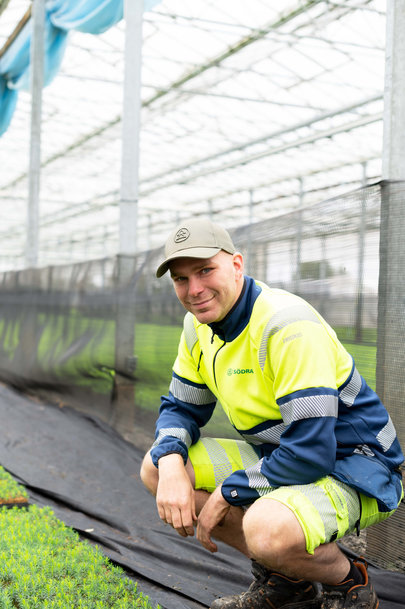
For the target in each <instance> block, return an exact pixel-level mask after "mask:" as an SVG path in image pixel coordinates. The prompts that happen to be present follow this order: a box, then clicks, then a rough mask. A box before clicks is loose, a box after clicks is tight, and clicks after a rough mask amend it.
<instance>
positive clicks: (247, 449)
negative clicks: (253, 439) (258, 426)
mask: <svg viewBox="0 0 405 609" xmlns="http://www.w3.org/2000/svg"><path fill="white" fill-rule="evenodd" d="M188 456H189V459H190V461H191V463H192V465H193V468H194V473H195V488H196V489H200V490H204V491H208V492H209V493H212V492H213V491H214V490H215V489H216V488H217V486H219V485H220V484H222V482H223V481H224V480H225V479H226V478H227V477H228V476H230V474H232V472H236V471H237V470H239V469H246V468H248V467H251V466H252V465H254V464H255V463H257V462H258V460H259V457H258V455H257V453H256V451H255V450H254V448H253V447H252V446H251V445H250V444H247V443H246V442H244V441H243V440H228V439H222V438H221V439H218V438H201V440H199V441H198V442H197V443H196V444H193V445H192V446H191V447H190V448H189V451H188Z"/></svg>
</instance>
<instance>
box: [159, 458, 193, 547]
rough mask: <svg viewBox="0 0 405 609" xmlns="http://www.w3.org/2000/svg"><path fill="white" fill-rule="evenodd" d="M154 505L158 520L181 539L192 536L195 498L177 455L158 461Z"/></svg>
mask: <svg viewBox="0 0 405 609" xmlns="http://www.w3.org/2000/svg"><path fill="white" fill-rule="evenodd" d="M156 504H157V509H158V512H159V516H160V518H161V519H162V520H163V522H166V523H167V524H170V525H171V526H172V527H173V528H174V529H176V531H177V532H178V533H179V535H181V536H182V537H187V536H188V535H190V536H192V535H194V526H193V525H194V523H195V522H196V521H197V516H196V513H195V497H194V489H193V487H192V484H191V481H190V478H189V477H188V474H187V472H186V468H185V467H184V462H183V458H182V456H181V455H179V454H177V453H173V454H170V455H166V456H165V457H161V458H160V459H159V482H158V487H157V493H156Z"/></svg>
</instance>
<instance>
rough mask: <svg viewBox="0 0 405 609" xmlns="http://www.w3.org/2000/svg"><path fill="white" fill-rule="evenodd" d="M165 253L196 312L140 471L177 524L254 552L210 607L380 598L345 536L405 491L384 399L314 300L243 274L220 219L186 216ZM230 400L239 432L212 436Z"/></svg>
mask: <svg viewBox="0 0 405 609" xmlns="http://www.w3.org/2000/svg"><path fill="white" fill-rule="evenodd" d="M165 254H166V257H165V260H164V261H163V262H162V264H161V265H160V266H159V268H158V269H157V273H156V274H157V276H158V277H161V276H162V275H163V274H164V273H165V272H166V271H168V270H169V271H170V275H171V278H172V281H173V286H174V289H175V292H176V295H177V297H178V299H179V301H180V302H181V303H182V304H183V306H184V307H185V309H187V311H188V313H187V314H186V315H185V319H184V328H183V333H182V335H181V339H180V344H179V349H178V356H177V359H176V361H175V363H174V366H173V376H172V380H171V384H170V388H169V392H168V395H167V396H166V397H164V398H162V404H161V408H160V414H159V418H158V421H157V426H156V440H155V442H154V444H153V446H152V449H151V450H150V452H148V454H147V455H146V456H145V459H144V461H143V464H142V470H141V477H142V480H143V482H144V484H145V485H146V487H147V488H148V489H149V490H150V491H151V493H153V494H154V495H155V496H156V503H157V509H158V512H159V516H160V518H161V519H162V520H163V521H164V522H165V523H169V524H170V525H171V526H172V527H174V528H175V529H176V530H177V532H178V533H179V534H180V535H182V536H183V537H187V536H189V535H194V527H195V526H196V530H197V538H198V540H199V541H200V542H201V544H202V545H203V546H204V547H205V548H206V549H207V550H209V551H210V552H215V551H216V550H217V546H216V544H215V541H214V539H217V540H221V541H223V542H225V543H227V544H229V545H231V546H233V547H235V548H237V549H238V550H239V551H240V552H243V553H244V554H245V555H246V556H248V557H249V558H251V559H252V572H253V576H254V581H253V583H252V584H251V586H250V588H249V589H248V590H247V591H246V592H244V593H242V594H241V595H236V596H225V597H223V598H220V599H216V600H215V601H214V602H213V603H212V605H211V609H253V608H257V609H262V608H263V609H264V608H266V609H268V608H269V607H271V608H272V609H278V608H284V609H288V608H294V609H300V608H301V607H302V608H312V607H313V608H315V607H322V609H348V608H349V607H350V609H355V608H357V607H358V608H359V609H376V608H377V607H378V599H377V596H376V594H375V591H374V589H373V586H372V584H371V582H370V580H369V578H368V573H367V566H366V564H365V563H364V562H363V561H362V560H354V561H351V560H349V559H348V558H347V557H346V556H345V555H344V554H343V553H342V552H341V551H340V549H339V547H338V546H337V544H336V543H335V541H336V540H337V539H339V538H341V537H343V536H344V535H346V534H348V533H350V532H352V531H355V530H360V529H362V528H365V527H367V526H370V525H372V524H374V523H377V522H380V521H382V520H384V519H385V518H387V517H388V516H390V514H392V513H393V512H394V511H395V509H396V508H397V507H398V504H399V502H400V500H401V498H402V496H403V489H402V483H401V473H400V470H399V466H400V465H401V463H402V461H403V455H402V452H401V449H400V446H399V443H398V439H397V436H396V432H395V428H394V425H393V423H392V421H391V419H390V417H389V415H388V413H387V411H386V409H385V408H384V406H383V404H382V403H381V401H380V399H379V397H378V396H377V395H376V393H375V392H374V391H373V390H372V389H371V388H370V387H369V386H368V385H367V384H366V382H365V381H364V379H363V378H362V377H361V376H360V374H359V372H358V371H357V369H356V367H355V363H354V361H353V358H352V357H351V356H350V355H349V353H348V352H347V351H346V350H345V348H344V347H343V345H342V344H341V343H340V342H339V340H338V339H337V337H336V334H335V332H334V331H333V330H332V328H331V327H330V326H329V325H328V324H327V323H326V321H325V320H324V319H323V318H322V317H321V316H320V315H319V313H318V312H317V311H316V310H315V309H314V308H313V307H312V306H310V305H309V304H308V303H307V302H306V301H304V300H303V299H301V298H299V297H298V296H295V295H293V294H291V293H288V292H286V291H284V290H279V289H272V288H271V287H268V286H267V285H265V284H263V283H261V282H259V281H255V280H254V279H252V278H251V277H248V276H245V275H244V273H243V258H242V255H241V254H240V253H239V252H237V251H236V250H235V247H234V245H233V243H232V241H231V238H230V236H229V234H228V233H227V231H225V230H224V229H223V228H222V227H221V226H219V225H217V224H214V223H212V222H210V221H209V220H206V219H198V218H193V219H190V220H187V221H184V222H182V223H181V224H180V225H179V226H178V227H177V228H176V229H175V230H174V231H173V233H172V234H171V235H170V236H169V238H168V240H167V242H166V249H165ZM217 402H218V403H220V404H221V406H222V408H223V409H224V411H225V413H226V414H227V416H228V418H229V420H230V422H231V424H232V425H233V426H234V428H235V429H236V430H237V431H238V432H239V433H240V435H241V439H240V440H229V439H228V440H224V439H216V438H200V428H201V427H203V426H204V425H205V424H206V423H207V422H208V420H209V419H210V417H211V415H212V413H213V411H214V408H215V406H216V404H217Z"/></svg>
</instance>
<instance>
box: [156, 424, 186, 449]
mask: <svg viewBox="0 0 405 609" xmlns="http://www.w3.org/2000/svg"><path fill="white" fill-rule="evenodd" d="M167 436H172V437H174V438H178V439H179V440H181V441H182V442H184V444H185V445H186V446H187V448H190V446H191V436H190V434H189V433H188V431H187V429H185V428H184V427H166V428H164V429H160V430H159V434H158V437H157V438H156V440H155V441H154V443H153V444H152V448H154V447H155V446H158V444H160V442H161V441H162V439H163V438H166V437H167Z"/></svg>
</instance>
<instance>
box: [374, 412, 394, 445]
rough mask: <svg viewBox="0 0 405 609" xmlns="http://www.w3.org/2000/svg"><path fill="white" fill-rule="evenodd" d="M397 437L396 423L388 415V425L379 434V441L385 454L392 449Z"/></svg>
mask: <svg viewBox="0 0 405 609" xmlns="http://www.w3.org/2000/svg"><path fill="white" fill-rule="evenodd" d="M396 437H397V433H396V431H395V427H394V423H393V422H392V419H391V417H390V416H389V415H388V423H387V424H386V425H385V426H384V427H383V428H382V430H381V431H380V432H379V433H378V434H377V440H378V441H379V443H380V444H381V446H382V449H383V451H384V452H385V453H386V452H387V450H389V449H390V448H391V446H392V443H393V442H394V440H395V439H396Z"/></svg>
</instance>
